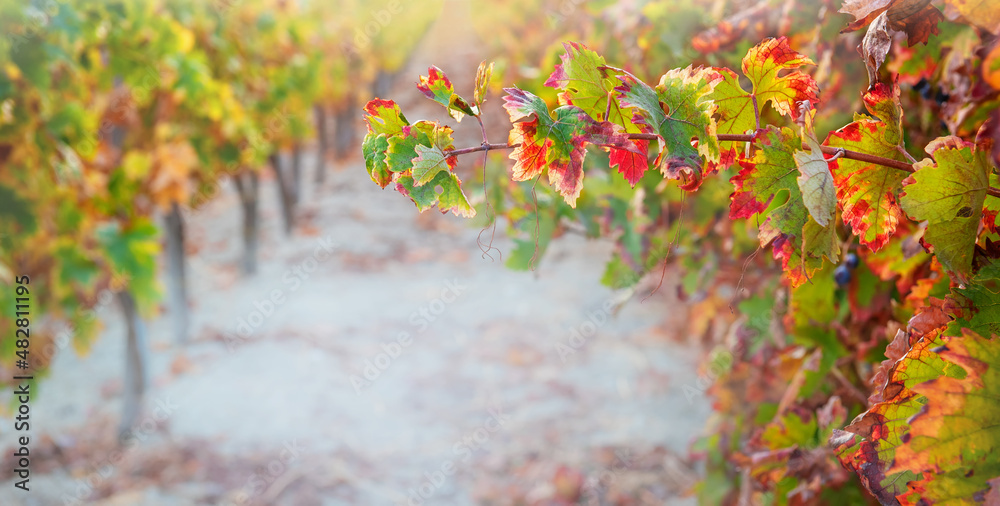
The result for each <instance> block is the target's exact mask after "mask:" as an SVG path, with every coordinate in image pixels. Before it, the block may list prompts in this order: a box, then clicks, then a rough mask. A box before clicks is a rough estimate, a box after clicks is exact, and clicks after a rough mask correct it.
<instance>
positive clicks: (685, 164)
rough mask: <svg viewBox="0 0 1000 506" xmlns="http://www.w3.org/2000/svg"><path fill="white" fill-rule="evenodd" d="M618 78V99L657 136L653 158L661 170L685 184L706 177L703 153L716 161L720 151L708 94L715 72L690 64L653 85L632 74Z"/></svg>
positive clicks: (695, 184)
mask: <svg viewBox="0 0 1000 506" xmlns="http://www.w3.org/2000/svg"><path fill="white" fill-rule="evenodd" d="M618 78H619V79H620V80H621V82H622V84H621V85H620V86H618V87H617V88H615V90H616V91H617V92H618V98H619V100H621V105H623V106H625V107H631V108H633V109H634V110H635V113H634V115H633V118H632V121H633V122H634V123H636V124H637V125H640V126H641V127H642V129H643V131H645V132H650V133H655V134H656V135H658V136H659V141H660V145H661V146H662V149H661V150H660V154H659V156H657V158H656V162H655V163H656V165H657V166H658V167H659V168H660V172H661V173H662V174H663V175H664V177H667V178H669V179H677V180H679V181H680V182H681V187H682V188H684V189H685V190H688V191H694V190H696V189H698V187H699V186H701V182H702V180H703V178H704V174H703V164H702V157H705V158H706V159H708V160H709V161H712V162H717V161H718V160H719V155H720V153H719V141H718V139H717V138H716V131H715V130H716V125H715V120H714V119H713V118H712V113H713V112H714V111H715V105H714V104H713V103H712V101H711V100H709V99H708V96H709V94H710V93H711V92H712V89H713V87H714V86H715V83H716V82H718V74H717V73H716V72H714V71H711V70H706V69H696V68H694V67H687V68H684V69H674V70H671V71H669V72H667V73H666V74H664V75H663V76H662V77H661V78H660V83H659V84H658V85H657V86H656V88H655V89H654V88H652V87H650V86H649V85H648V84H646V83H644V82H642V81H639V80H638V79H636V78H635V77H633V76H632V75H630V74H626V75H622V76H619V77H618ZM695 139H697V144H694V143H693V142H692V141H693V140H695Z"/></svg>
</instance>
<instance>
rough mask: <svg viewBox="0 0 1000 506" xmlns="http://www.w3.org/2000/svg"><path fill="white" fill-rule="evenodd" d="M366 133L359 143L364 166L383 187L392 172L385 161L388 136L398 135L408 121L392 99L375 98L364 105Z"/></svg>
mask: <svg viewBox="0 0 1000 506" xmlns="http://www.w3.org/2000/svg"><path fill="white" fill-rule="evenodd" d="M365 123H366V124H367V126H368V134H367V135H365V139H364V141H363V142H362V144H361V152H362V154H363V155H364V157H365V168H366V169H368V175H369V176H371V178H372V181H374V182H375V183H376V184H378V185H379V186H381V187H382V188H385V187H386V186H388V184H389V183H391V182H392V172H391V171H390V170H389V166H388V164H387V163H386V151H387V150H388V149H389V137H392V136H395V135H398V134H399V133H400V132H402V131H403V127H405V126H407V125H409V124H410V123H409V122H408V121H406V117H405V116H403V113H402V112H401V111H400V110H399V106H398V105H396V103H395V102H393V101H392V100H382V99H378V98H376V99H375V100H372V101H370V102H368V103H367V104H366V105H365Z"/></svg>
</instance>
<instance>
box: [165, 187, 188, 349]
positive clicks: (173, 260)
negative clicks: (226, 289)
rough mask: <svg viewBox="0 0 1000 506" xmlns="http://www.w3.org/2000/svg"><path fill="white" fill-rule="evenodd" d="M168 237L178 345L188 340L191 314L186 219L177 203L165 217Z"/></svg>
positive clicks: (172, 312)
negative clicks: (185, 263) (185, 240)
mask: <svg viewBox="0 0 1000 506" xmlns="http://www.w3.org/2000/svg"><path fill="white" fill-rule="evenodd" d="M165 221H166V227H165V228H166V232H167V233H166V236H167V291H168V292H169V299H170V312H171V316H172V318H171V319H172V320H173V322H174V333H175V338H176V339H177V342H178V343H185V342H187V339H188V329H189V327H190V323H191V312H190V311H189V310H188V295H187V274H186V272H187V269H186V266H185V265H184V218H183V216H181V208H180V205H178V204H177V202H173V203H172V204H171V205H170V211H168V212H167V215H166V217H165Z"/></svg>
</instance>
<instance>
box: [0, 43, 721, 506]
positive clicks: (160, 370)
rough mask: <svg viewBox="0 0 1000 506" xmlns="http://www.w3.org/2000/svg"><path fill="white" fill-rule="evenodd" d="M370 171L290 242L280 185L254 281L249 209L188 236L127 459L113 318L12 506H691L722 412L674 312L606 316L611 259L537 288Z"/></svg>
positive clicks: (71, 371) (567, 271)
mask: <svg viewBox="0 0 1000 506" xmlns="http://www.w3.org/2000/svg"><path fill="white" fill-rule="evenodd" d="M434 43H440V42H434V41H431V42H429V44H434ZM428 58H433V56H429V57H428ZM420 64H422V62H414V65H420ZM313 156H315V155H314V154H313V153H309V154H308V156H307V157H306V159H305V164H306V165H305V166H306V167H312V166H313V165H314V159H313ZM359 163H360V162H357V161H356V162H354V163H352V164H349V166H347V167H346V168H345V169H343V170H340V171H337V172H332V173H331V175H330V177H329V178H328V180H327V183H326V186H325V187H323V188H316V187H314V186H313V185H312V184H307V185H306V187H305V195H304V198H303V200H304V204H303V208H302V211H301V213H302V219H301V220H300V223H299V225H298V227H297V229H296V231H295V233H294V235H293V236H292V237H285V236H284V235H283V234H282V233H281V231H280V229H279V223H280V216H279V212H278V206H277V192H276V189H275V187H274V186H273V184H271V183H272V182H271V181H264V183H263V185H262V188H261V191H262V195H263V202H262V222H263V223H264V225H265V228H264V230H263V236H262V242H261V249H260V254H261V261H260V272H259V273H258V274H257V275H256V276H255V277H252V278H244V277H242V276H241V275H239V273H238V271H237V268H236V265H237V261H238V258H239V253H240V245H239V241H238V237H239V234H238V230H239V212H238V211H239V209H238V202H237V199H236V196H235V192H234V191H231V188H229V187H226V188H225V190H226V191H224V192H223V194H222V195H221V197H220V198H218V199H216V200H215V201H213V202H212V203H211V204H210V205H208V206H207V207H205V208H204V209H201V210H199V211H197V212H195V213H192V214H189V215H188V216H187V219H188V226H189V232H188V233H189V248H190V250H189V270H190V279H191V285H192V286H191V287H190V293H191V296H192V299H193V300H192V305H193V322H192V324H193V335H194V336H195V338H194V339H193V341H192V342H191V343H190V344H188V345H186V346H184V347H177V346H176V345H174V344H173V340H172V337H171V335H170V333H169V329H170V325H169V321H168V320H167V319H166V318H164V317H161V318H159V319H156V320H154V321H152V322H151V323H150V337H151V347H152V349H153V353H152V376H151V379H152V386H151V391H150V392H149V394H148V397H147V398H148V409H147V415H146V416H145V418H143V421H142V423H140V426H139V427H138V428H137V429H136V436H137V437H136V438H135V440H134V441H133V443H134V444H131V445H130V446H129V447H128V448H127V449H126V450H125V452H124V453H123V454H118V453H116V450H115V445H114V427H115V422H116V420H117V416H118V413H119V411H120V400H119V399H120V393H121V382H120V379H119V378H120V377H121V375H122V370H123V366H122V362H123V357H124V346H123V338H122V333H123V324H122V321H121V318H120V315H119V313H118V311H117V308H116V307H114V306H113V305H109V306H108V307H104V308H102V309H101V311H100V316H101V318H102V319H103V321H104V322H105V323H106V328H105V330H104V331H103V332H102V334H101V338H100V339H99V340H98V342H97V343H96V344H95V345H94V346H93V348H92V350H91V351H90V353H89V354H88V355H87V356H84V357H79V356H76V355H75V354H73V353H71V352H70V353H62V354H60V355H59V356H58V357H57V359H56V360H55V363H54V364H53V368H52V371H53V372H52V376H51V377H50V378H49V379H47V380H46V381H45V382H43V383H42V385H41V388H40V389H41V392H40V395H39V396H38V397H37V398H36V400H35V401H34V406H33V412H32V416H33V420H34V425H33V430H34V434H35V435H37V436H38V441H39V443H38V447H37V450H36V453H37V454H38V457H37V458H36V460H35V464H34V466H36V467H35V468H34V473H35V474H34V475H33V476H32V484H33V485H34V487H33V490H32V492H31V493H30V494H27V495H25V496H20V495H13V494H11V493H10V491H11V490H14V489H13V488H12V486H11V483H10V481H7V482H5V483H3V484H0V487H2V488H0V498H3V500H2V501H0V502H2V503H3V504H25V505H34V504H39V505H48V504H65V503H69V504H73V500H74V499H79V500H80V503H87V502H88V499H89V500H93V501H94V502H95V503H97V504H244V503H250V502H255V503H261V504H330V505H333V504H366V505H368V504H371V505H381V504H408V503H409V504H413V505H416V504H456V505H465V504H516V503H517V502H516V501H519V500H520V501H523V503H528V504H567V503H565V502H558V500H559V498H560V497H562V498H567V497H571V496H573V495H575V494H580V493H582V494H583V495H585V496H597V495H600V496H602V497H611V498H615V497H624V496H618V495H615V494H628V495H629V497H635V498H637V499H635V500H634V501H638V502H634V501H633V502H623V503H620V504H663V503H668V504H687V503H688V502H687V501H689V499H680V498H679V494H681V493H682V492H683V491H684V490H685V489H687V487H689V486H690V485H691V482H690V480H691V475H690V470H689V469H688V468H687V466H686V464H684V462H683V460H684V458H683V456H684V455H686V454H687V446H688V444H689V443H690V441H691V439H692V438H693V437H694V436H695V435H696V434H697V433H698V431H699V430H700V429H701V428H702V427H703V425H704V423H705V420H706V418H707V416H708V412H709V405H708V401H707V400H706V399H705V398H703V397H697V398H695V399H693V400H689V399H688V398H687V397H686V396H685V394H684V391H683V386H684V385H685V384H689V385H691V384H694V383H695V380H696V372H695V364H696V362H697V354H696V353H695V352H694V351H693V350H689V349H686V348H684V347H682V346H680V345H678V344H675V343H674V342H673V341H672V340H671V339H670V337H671V336H672V335H673V334H675V331H674V329H676V328H681V327H682V325H680V322H682V319H683V318H684V316H685V315H684V314H683V313H682V312H679V311H678V308H680V306H679V303H677V302H676V301H675V300H670V299H669V298H668V294H665V293H659V294H657V295H654V296H653V297H651V298H649V299H648V300H646V301H645V302H644V303H640V302H639V301H638V300H637V299H633V300H631V301H629V302H628V303H627V304H625V305H624V306H623V308H622V309H621V311H620V312H618V313H617V314H611V312H609V311H608V310H607V309H606V308H608V307H609V306H610V304H609V302H608V301H613V300H614V294H613V293H611V292H610V291H609V290H608V289H606V288H604V287H602V286H601V285H600V284H599V282H598V280H599V277H600V272H601V269H602V268H603V262H604V261H605V260H606V259H607V256H608V253H609V245H608V244H606V243H600V242H594V241H587V240H584V239H582V238H580V237H575V236H566V237H563V238H561V239H559V240H557V241H555V242H554V243H553V245H552V246H551V247H550V251H549V253H548V254H547V256H546V257H545V259H544V261H542V262H541V263H540V265H539V266H538V268H537V270H536V271H535V272H533V273H518V272H513V271H510V270H507V269H506V268H504V267H503V266H502V265H501V264H500V263H499V262H491V261H489V260H488V259H482V258H480V255H479V248H478V247H477V245H476V237H477V235H478V230H474V229H469V228H467V227H466V224H465V223H463V222H461V221H460V220H458V219H456V218H454V217H452V216H450V215H449V216H438V215H437V214H436V213H434V215H433V216H431V215H423V216H421V215H418V213H417V212H416V210H415V209H414V208H413V206H412V204H411V203H410V202H409V201H408V200H407V199H405V198H404V197H402V196H400V195H398V194H396V193H395V192H392V191H391V190H386V191H382V190H380V189H378V187H377V186H375V185H374V184H372V183H371V182H370V181H369V180H368V178H367V177H366V175H365V174H364V172H363V171H362V170H361V168H360V167H359ZM306 180H307V181H311V180H312V178H311V175H309V174H306ZM496 245H497V246H498V247H499V248H500V249H501V250H503V251H508V250H509V249H510V248H509V244H508V243H507V242H505V241H503V240H498V241H497V244H496ZM669 291H670V290H663V291H662V292H669ZM615 302H618V301H615ZM243 325H246V326H247V327H252V328H249V330H251V332H249V333H247V332H243V333H244V334H249V335H247V336H246V337H240V336H239V334H240V331H241V330H242V331H246V330H248V328H243V327H242V326H243ZM234 335H235V336H236V337H231V336H234ZM574 335H578V336H579V338H577V337H573V336H574ZM227 336H230V337H227ZM7 425H8V424H6V423H5V424H4V427H5V428H4V429H3V430H4V431H7V430H8V429H7V428H6V427H7ZM421 494H423V495H422V496H421ZM9 496H13V497H9ZM25 497H28V499H25ZM608 500H609V501H611V499H608ZM609 503H611V504H619V503H615V502H609ZM594 504H596V502H595V503H594ZM602 504H603V503H602Z"/></svg>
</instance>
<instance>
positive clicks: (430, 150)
mask: <svg viewBox="0 0 1000 506" xmlns="http://www.w3.org/2000/svg"><path fill="white" fill-rule="evenodd" d="M415 150H416V152H417V157H416V158H414V159H413V169H412V171H413V184H414V186H421V185H423V184H424V183H427V182H429V181H430V180H432V179H434V177H435V176H437V174H438V173H439V172H441V171H442V170H443V171H447V172H451V170H453V169H454V168H455V164H456V163H457V160H455V157H454V156H448V155H446V154H445V152H444V151H441V148H439V147H437V146H424V145H423V144H418V145H417V147H416V148H415Z"/></svg>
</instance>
